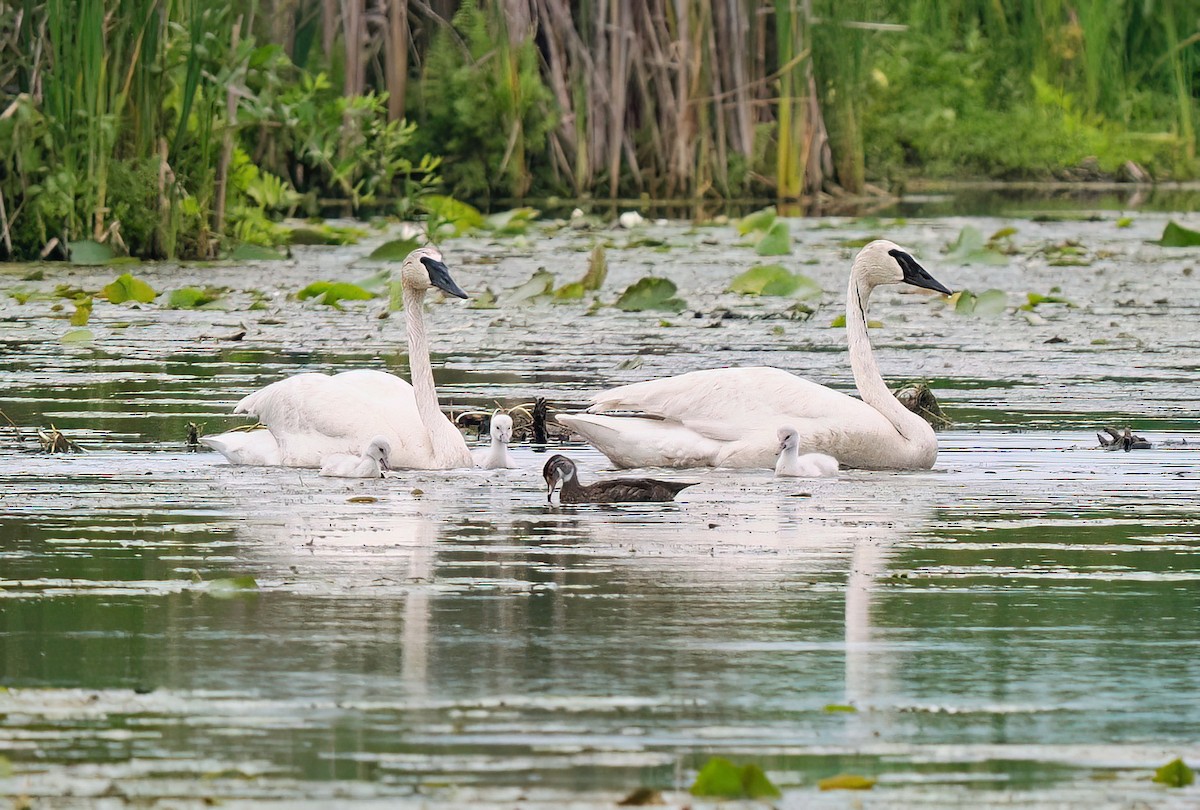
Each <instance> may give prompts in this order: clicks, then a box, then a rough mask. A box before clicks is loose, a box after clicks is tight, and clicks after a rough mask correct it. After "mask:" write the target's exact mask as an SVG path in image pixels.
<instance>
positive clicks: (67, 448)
mask: <svg viewBox="0 0 1200 810" xmlns="http://www.w3.org/2000/svg"><path fill="white" fill-rule="evenodd" d="M38 444H39V445H41V448H42V452H43V453H82V452H84V450H83V448H82V447H80V446H79V445H78V444H76V443H75V442H73V441H71V440H70V439H68V438H67V437H66V436H65V435H63V432H62V431H61V430H59V429H58V428H56V427H54V425H50V429H49V430H42V429H41V428H38Z"/></svg>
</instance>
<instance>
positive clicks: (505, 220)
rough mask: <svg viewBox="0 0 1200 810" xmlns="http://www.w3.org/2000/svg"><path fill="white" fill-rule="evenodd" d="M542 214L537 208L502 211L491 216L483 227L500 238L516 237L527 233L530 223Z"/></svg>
mask: <svg viewBox="0 0 1200 810" xmlns="http://www.w3.org/2000/svg"><path fill="white" fill-rule="evenodd" d="M540 213H542V212H541V211H539V210H537V209H536V208H514V209H512V210H511V211H500V212H499V213H496V214H490V215H488V217H487V218H486V219H485V220H484V221H483V227H485V228H486V229H487V230H489V231H492V232H494V233H496V234H498V235H500V236H516V235H517V234H522V233H525V231H526V230H528V228H529V223H531V222H533V220H535V219H537V216H538V214H540Z"/></svg>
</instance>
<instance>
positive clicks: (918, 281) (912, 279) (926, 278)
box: [888, 250, 954, 295]
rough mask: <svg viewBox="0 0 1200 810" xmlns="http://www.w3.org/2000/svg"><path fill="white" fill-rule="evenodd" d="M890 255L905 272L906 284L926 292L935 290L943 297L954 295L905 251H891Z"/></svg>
mask: <svg viewBox="0 0 1200 810" xmlns="http://www.w3.org/2000/svg"><path fill="white" fill-rule="evenodd" d="M888 253H890V254H891V256H892V258H893V259H895V260H896V262H897V263H898V264H899V265H900V269H901V270H903V271H904V283H905V284H911V285H913V286H914V287H923V288H924V289H926V290H935V291H937V292H940V293H941V294H942V295H954V292H953V291H952V290H950V289H949V288H948V287H947V286H946V285H945V284H942V282H940V281H938V280H937V279H936V278H934V277H933V276H931V275H929V271H928V270H926V269H925V268H924V267H922V266H921V265H920V264H918V263H917V260H916V259H914V258H913V257H912V256H909V255H908V254H907V253H905V252H904V251H903V250H889V251H888Z"/></svg>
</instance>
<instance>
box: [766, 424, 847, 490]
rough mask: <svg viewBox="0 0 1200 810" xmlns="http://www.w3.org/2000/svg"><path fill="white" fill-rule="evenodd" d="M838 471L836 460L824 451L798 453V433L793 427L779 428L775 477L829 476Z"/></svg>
mask: <svg viewBox="0 0 1200 810" xmlns="http://www.w3.org/2000/svg"><path fill="white" fill-rule="evenodd" d="M837 473H838V462H837V459H836V458H834V457H833V456H827V455H825V454H824V453H804V454H803V455H801V454H800V434H799V433H798V432H797V430H796V429H795V428H794V427H790V426H789V427H781V428H780V429H779V460H778V461H777V462H775V477H776V478H831V477H833V476H835V475H837Z"/></svg>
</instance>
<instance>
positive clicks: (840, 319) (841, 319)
mask: <svg viewBox="0 0 1200 810" xmlns="http://www.w3.org/2000/svg"><path fill="white" fill-rule="evenodd" d="M845 326H846V316H845V315H838V316H837V317H836V318H834V319H833V320H832V321H830V322H829V328H830V329H837V328H839V327H840V328H845ZM867 327H868V328H869V329H882V328H883V321H873V320H868V321H867Z"/></svg>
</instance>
